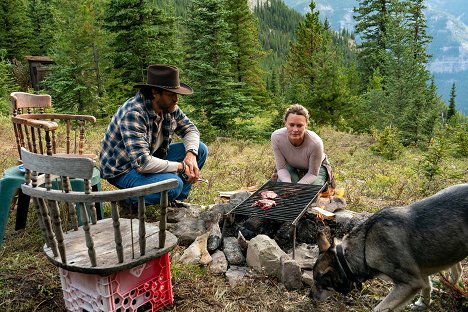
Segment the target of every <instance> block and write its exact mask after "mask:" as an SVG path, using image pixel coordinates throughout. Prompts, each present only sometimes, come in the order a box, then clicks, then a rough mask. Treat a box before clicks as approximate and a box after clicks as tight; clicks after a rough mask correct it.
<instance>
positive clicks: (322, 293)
mask: <svg viewBox="0 0 468 312" xmlns="http://www.w3.org/2000/svg"><path fill="white" fill-rule="evenodd" d="M330 295H331V291H329V290H326V289H318V288H317V287H312V288H311V290H310V293H309V296H310V297H311V298H312V299H314V300H317V301H324V300H326V299H327V298H328V297H330Z"/></svg>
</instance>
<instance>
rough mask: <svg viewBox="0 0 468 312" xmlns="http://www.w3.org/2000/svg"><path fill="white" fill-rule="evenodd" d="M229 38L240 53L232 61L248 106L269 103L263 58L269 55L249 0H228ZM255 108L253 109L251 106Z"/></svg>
mask: <svg viewBox="0 0 468 312" xmlns="http://www.w3.org/2000/svg"><path fill="white" fill-rule="evenodd" d="M226 9H227V11H228V12H229V14H228V23H229V32H230V34H231V35H230V38H229V40H230V41H231V42H232V48H233V50H234V52H235V53H236V56H235V58H233V60H232V70H233V74H234V80H235V81H236V82H238V86H237V88H238V89H239V92H240V93H241V94H242V95H244V97H245V99H246V103H245V105H249V106H253V105H254V107H259V106H263V107H265V106H266V104H267V103H266V100H267V98H266V95H267V94H266V86H265V81H264V80H263V71H262V69H261V67H260V61H261V59H262V58H263V56H264V55H265V53H264V52H263V51H262V48H261V46H260V41H259V37H258V27H257V25H258V21H257V19H256V18H255V16H254V15H253V14H252V12H251V11H250V8H249V6H248V2H247V0H229V1H226ZM250 110H252V109H250Z"/></svg>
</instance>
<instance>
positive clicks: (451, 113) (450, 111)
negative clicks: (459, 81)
mask: <svg viewBox="0 0 468 312" xmlns="http://www.w3.org/2000/svg"><path fill="white" fill-rule="evenodd" d="M456 96H457V93H456V89H455V82H454V83H452V89H450V99H449V108H448V111H447V120H450V119H452V117H453V116H455V113H456V112H457V111H456V109H455V97H456Z"/></svg>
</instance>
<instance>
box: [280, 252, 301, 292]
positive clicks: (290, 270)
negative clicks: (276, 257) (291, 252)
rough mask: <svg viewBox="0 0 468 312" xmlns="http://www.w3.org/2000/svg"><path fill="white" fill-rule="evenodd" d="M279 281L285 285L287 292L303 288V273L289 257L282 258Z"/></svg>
mask: <svg viewBox="0 0 468 312" xmlns="http://www.w3.org/2000/svg"><path fill="white" fill-rule="evenodd" d="M278 278H279V281H280V282H281V283H283V285H284V287H286V289H287V290H296V289H301V288H302V273H301V268H300V267H299V265H298V264H297V262H296V261H295V260H293V259H291V258H289V256H288V255H282V256H281V257H280V269H279V274H278Z"/></svg>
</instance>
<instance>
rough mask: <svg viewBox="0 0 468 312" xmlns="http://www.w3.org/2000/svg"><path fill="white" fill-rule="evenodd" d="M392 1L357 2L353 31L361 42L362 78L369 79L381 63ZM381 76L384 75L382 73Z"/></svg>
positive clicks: (370, 0) (367, 0)
mask: <svg viewBox="0 0 468 312" xmlns="http://www.w3.org/2000/svg"><path fill="white" fill-rule="evenodd" d="M392 1H393V0H359V1H358V6H357V7H356V8H355V9H354V13H355V15H354V19H355V20H356V26H355V29H356V32H357V33H359V34H360V36H361V40H362V42H361V44H360V45H359V51H360V52H359V56H360V58H359V59H360V62H359V66H360V68H361V71H362V72H363V76H364V77H371V76H372V73H373V72H374V70H376V69H377V68H378V67H380V66H381V64H382V62H383V60H382V51H385V49H386V40H385V38H384V36H385V34H386V33H387V29H388V21H389V18H390V8H389V7H390V5H391V3H392ZM382 74H384V75H385V73H384V72H382Z"/></svg>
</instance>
